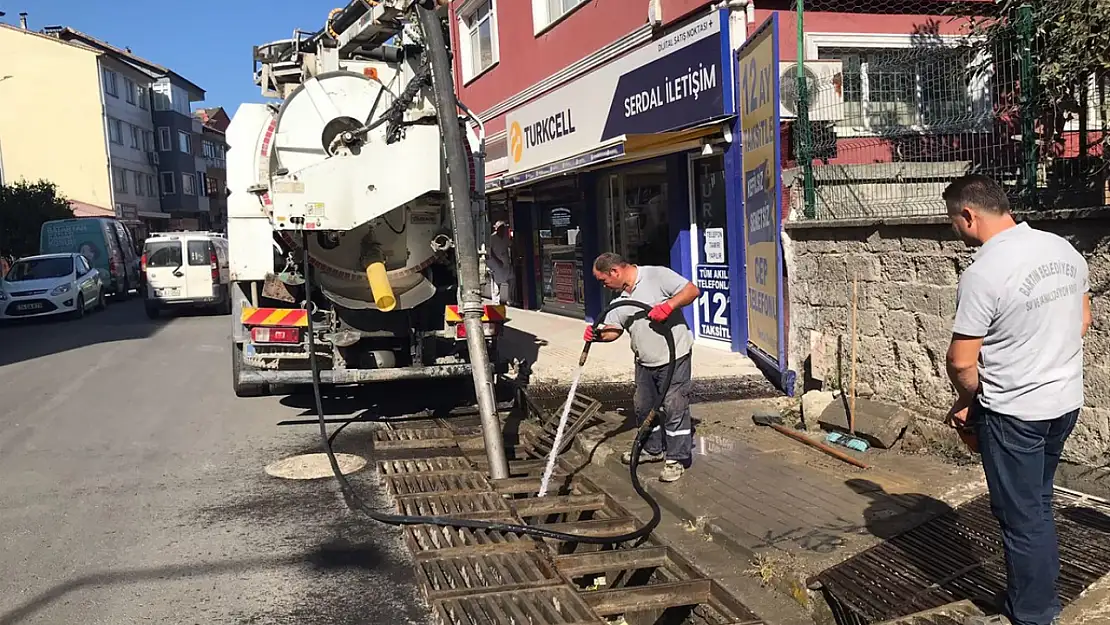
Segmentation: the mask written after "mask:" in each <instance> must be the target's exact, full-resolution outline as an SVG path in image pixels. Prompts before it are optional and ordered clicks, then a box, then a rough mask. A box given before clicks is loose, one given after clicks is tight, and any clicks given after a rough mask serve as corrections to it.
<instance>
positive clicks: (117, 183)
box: [112, 167, 127, 193]
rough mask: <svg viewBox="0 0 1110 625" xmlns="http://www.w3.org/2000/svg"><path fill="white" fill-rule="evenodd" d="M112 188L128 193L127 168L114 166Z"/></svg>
mask: <svg viewBox="0 0 1110 625" xmlns="http://www.w3.org/2000/svg"><path fill="white" fill-rule="evenodd" d="M112 188H113V189H115V190H116V193H127V170H126V169H118V168H115V167H113V168H112Z"/></svg>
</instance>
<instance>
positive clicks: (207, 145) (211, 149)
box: [200, 139, 216, 158]
mask: <svg viewBox="0 0 1110 625" xmlns="http://www.w3.org/2000/svg"><path fill="white" fill-rule="evenodd" d="M200 150H201V153H202V154H203V155H204V158H216V146H214V145H212V142H211V141H208V140H207V139H205V140H204V141H201V142H200Z"/></svg>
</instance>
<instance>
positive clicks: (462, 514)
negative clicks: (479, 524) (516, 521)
mask: <svg viewBox="0 0 1110 625" xmlns="http://www.w3.org/2000/svg"><path fill="white" fill-rule="evenodd" d="M397 510H398V512H400V513H401V514H407V515H411V516H450V517H457V518H467V519H488V518H491V517H498V518H501V517H505V516H508V515H510V514H511V512H510V510H509V506H508V504H506V503H505V500H504V499H502V498H501V496H500V495H498V494H496V493H492V492H485V493H482V492H475V493H459V494H452V493H425V494H420V495H406V496H404V497H398V498H397Z"/></svg>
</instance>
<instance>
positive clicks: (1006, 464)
mask: <svg viewBox="0 0 1110 625" xmlns="http://www.w3.org/2000/svg"><path fill="white" fill-rule="evenodd" d="M1078 416H1079V411H1078V410H1074V411H1072V412H1069V413H1067V414H1065V415H1063V416H1061V417H1058V418H1056V419H1051V420H1048V421H1021V420H1019V419H1016V418H1014V417H1011V416H1008V415H1003V414H999V413H996V412H991V411H989V410H985V409H981V408H980V409H979V414H978V415H976V418H977V420H978V431H979V451H980V453H981V454H982V456H983V470H984V472H985V473H986V476H987V488H988V490H989V491H990V499H991V511H992V512H994V516H995V518H997V519H998V523H999V525H1000V526H1001V527H1002V543H1003V548H1004V550H1005V554H1006V575H1007V590H1006V606H1005V612H1006V616H1008V617H1009V618H1010V620H1011V621H1012V622H1013V623H1014V625H1049V623H1051V622H1052V619H1053V618H1055V617H1056V616H1057V615H1058V614H1059V613H1060V598H1059V596H1058V595H1057V593H1056V580H1057V578H1058V577H1059V575H1060V551H1059V544H1058V542H1057V538H1056V522H1055V520H1054V519H1053V514H1052V481H1053V477H1054V476H1055V475H1056V467H1057V465H1058V464H1059V463H1060V453H1061V452H1062V451H1063V449H1064V441H1066V440H1067V438H1068V436H1069V435H1070V434H1071V431H1072V429H1073V428H1074V427H1075V421H1076V418H1077V417H1078Z"/></svg>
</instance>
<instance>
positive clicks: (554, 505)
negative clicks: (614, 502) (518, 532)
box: [510, 493, 605, 517]
mask: <svg viewBox="0 0 1110 625" xmlns="http://www.w3.org/2000/svg"><path fill="white" fill-rule="evenodd" d="M510 503H512V505H513V507H515V508H516V513H517V515H519V516H521V517H532V516H547V515H549V514H563V513H567V512H586V511H589V510H600V509H602V508H604V507H605V494H604V493H594V494H590V495H559V496H557V497H551V496H548V497H535V498H533V499H517V500H513V501H511V502H510Z"/></svg>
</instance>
